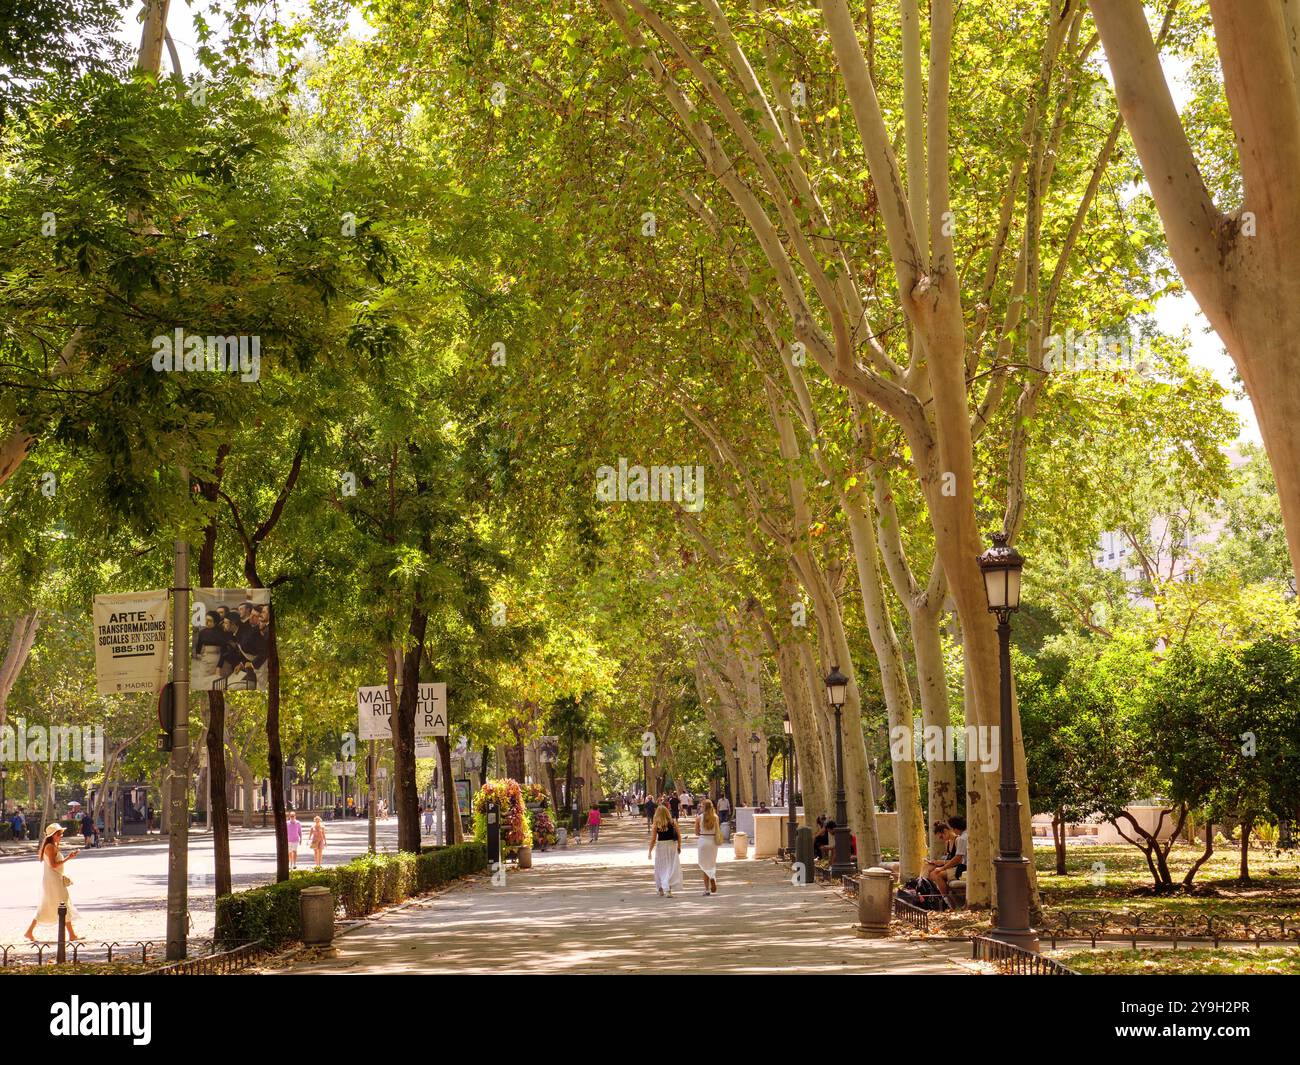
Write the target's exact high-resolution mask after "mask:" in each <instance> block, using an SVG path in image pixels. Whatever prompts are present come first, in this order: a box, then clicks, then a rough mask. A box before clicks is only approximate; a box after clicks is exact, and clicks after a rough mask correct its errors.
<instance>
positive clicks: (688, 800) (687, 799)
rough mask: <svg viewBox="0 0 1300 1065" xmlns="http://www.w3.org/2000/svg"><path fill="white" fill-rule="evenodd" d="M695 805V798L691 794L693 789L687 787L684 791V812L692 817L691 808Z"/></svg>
mask: <svg viewBox="0 0 1300 1065" xmlns="http://www.w3.org/2000/svg"><path fill="white" fill-rule="evenodd" d="M694 806H695V799H694V797H693V796H692V795H691V789H690V788H685V789H684V790H683V791H682V812H683V813H685V814H686V816H687V817H690V816H691V810H692V809H693V808H694Z"/></svg>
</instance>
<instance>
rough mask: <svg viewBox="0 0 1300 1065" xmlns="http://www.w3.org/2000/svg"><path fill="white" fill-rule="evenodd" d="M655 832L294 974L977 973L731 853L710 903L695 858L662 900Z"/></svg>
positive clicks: (344, 947) (382, 934) (567, 858)
mask: <svg viewBox="0 0 1300 1065" xmlns="http://www.w3.org/2000/svg"><path fill="white" fill-rule="evenodd" d="M643 825H644V822H643V821H635V822H634V821H632V820H630V819H628V818H624V819H623V821H622V822H619V821H617V820H616V819H612V818H611V819H610V820H609V821H607V823H606V826H605V829H604V832H603V834H602V839H601V842H599V843H597V844H595V845H589V844H586V843H584V844H581V845H580V846H574V847H570V848H568V849H566V850H562V851H549V852H547V853H545V854H536V853H535V854H534V856H533V868H532V869H531V870H527V871H524V872H515V871H514V870H513V868H512V869H511V870H510V871H509V872H508V873H507V880H506V884H505V886H504V887H497V886H494V885H493V884H492V883H491V882H490V880H489V879H488V878H487V877H476V878H474V879H472V880H468V881H463V882H461V883H459V884H457V885H456V886H454V887H453V888H451V889H450V890H448V891H446V892H443V893H442V894H439V895H436V896H433V897H431V898H427V899H421V900H419V901H417V902H415V903H412V904H408V905H407V906H406V907H404V908H402V909H400V910H397V911H394V912H391V913H389V914H388V915H386V916H380V917H378V918H375V919H374V920H372V921H369V922H367V923H366V924H365V925H364V926H362V927H360V928H358V929H357V930H355V931H352V932H349V933H348V934H346V935H344V936H341V937H339V938H338V939H337V940H336V941H335V944H334V947H333V949H332V951H331V952H330V956H329V957H324V958H313V959H311V960H305V961H303V962H301V963H299V964H298V965H295V966H292V967H290V968H288V969H286V970H281V971H287V972H292V973H383V972H397V971H400V972H406V973H552V974H559V973H737V974H739V973H900V974H902V973H945V974H960V973H963V972H969V971H970V970H968V969H963V968H962V967H961V966H959V965H958V964H957V960H958V959H961V958H966V957H969V947H964V946H963V945H961V944H947V943H929V942H925V943H922V942H918V941H916V940H898V939H863V938H861V937H859V936H857V935H856V934H855V933H854V931H853V927H852V926H853V922H854V921H855V920H856V919H857V911H856V908H855V907H854V906H853V905H852V904H850V903H848V902H846V901H845V900H844V899H843V898H842V897H841V896H840V895H839V893H838V891H836V890H832V889H831V888H829V887H825V886H804V887H795V886H793V885H792V884H791V883H790V880H789V875H788V873H787V872H786V871H785V870H786V867H784V866H779V865H776V864H775V863H773V862H770V861H767V860H764V861H755V860H753V859H750V860H748V861H739V862H737V861H735V860H733V858H732V848H731V846H730V845H726V846H724V847H723V848H721V850H720V852H719V855H718V857H719V864H718V894H717V895H714V896H712V897H709V898H705V897H703V895H702V892H703V882H702V881H701V879H700V877H699V875H698V871H697V870H696V869H695V846H694V844H693V843H692V842H691V841H690V840H689V839H688V840H687V842H686V843H685V845H684V846H683V847H682V866H683V872H684V874H685V876H686V889H685V890H684V891H683V892H681V893H678V894H675V895H674V897H673V898H671V899H669V898H660V897H659V896H658V895H657V894H656V892H655V889H654V885H653V880H652V876H651V871H650V863H649V862H648V861H647V859H646V853H645V848H646V845H647V842H648V837H647V836H646V835H644V834H643V831H642V826H643Z"/></svg>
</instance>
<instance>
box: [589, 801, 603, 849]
mask: <svg viewBox="0 0 1300 1065" xmlns="http://www.w3.org/2000/svg"><path fill="white" fill-rule="evenodd" d="M599 838H600V810H599V808H598V807H596V806H592V808H591V810H590V812H589V813H588V814H587V842H588V843H595V842H596V840H597V839H599Z"/></svg>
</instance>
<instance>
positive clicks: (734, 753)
mask: <svg viewBox="0 0 1300 1065" xmlns="http://www.w3.org/2000/svg"><path fill="white" fill-rule="evenodd" d="M731 757H732V758H733V759H735V762H736V809H737V810H739V809H740V808H741V807H742V806H744V805H745V799H744V794H745V793H744V789H742V788H741V786H740V744H738V743H733V744H732V745H731Z"/></svg>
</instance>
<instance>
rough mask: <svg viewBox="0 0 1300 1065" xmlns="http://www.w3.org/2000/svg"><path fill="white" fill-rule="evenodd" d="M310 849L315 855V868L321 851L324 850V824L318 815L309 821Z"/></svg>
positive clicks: (318, 864)
mask: <svg viewBox="0 0 1300 1065" xmlns="http://www.w3.org/2000/svg"><path fill="white" fill-rule="evenodd" d="M311 849H312V853H313V854H315V855H316V868H317V869H319V868H320V859H321V852H322V851H324V850H325V826H324V825H323V824H321V819H320V816H319V815H318V816H317V817H316V819H315V820H314V821H312V823H311Z"/></svg>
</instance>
